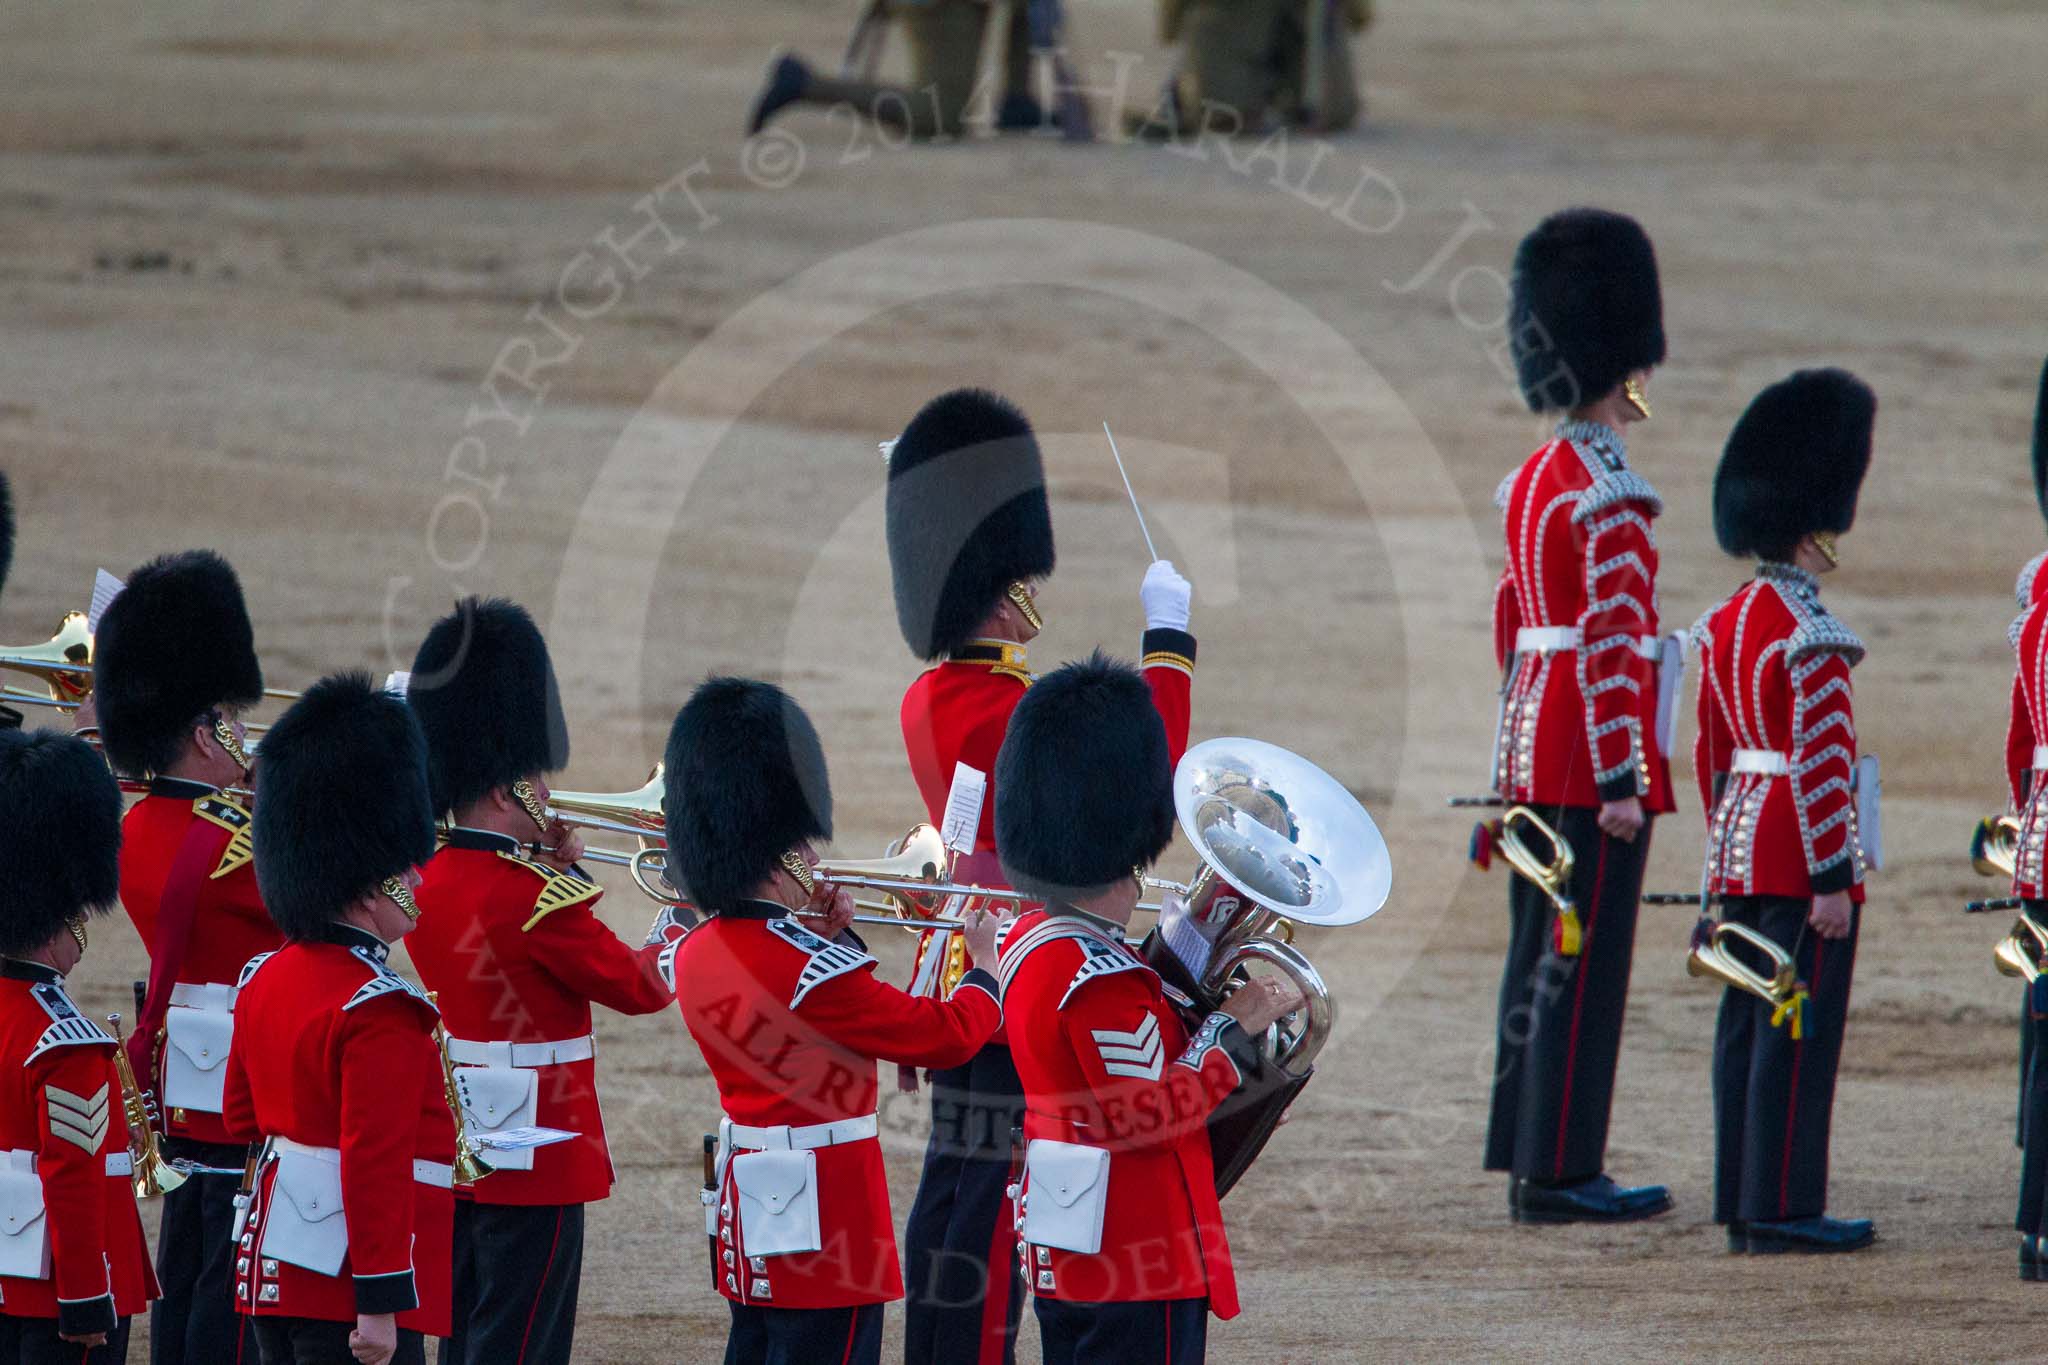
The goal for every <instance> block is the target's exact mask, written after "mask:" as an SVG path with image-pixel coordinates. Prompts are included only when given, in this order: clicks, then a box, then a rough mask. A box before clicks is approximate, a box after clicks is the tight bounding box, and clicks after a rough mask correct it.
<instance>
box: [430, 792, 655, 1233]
mask: <svg viewBox="0 0 2048 1365" xmlns="http://www.w3.org/2000/svg"><path fill="white" fill-rule="evenodd" d="M603 895H604V890H603V888H602V887H599V886H596V885H594V884H593V883H590V882H587V881H584V880H582V879H581V878H579V877H574V876H569V875H565V874H562V873H558V872H556V871H555V870H554V869H552V868H549V867H546V866H544V865H542V864H540V863H536V862H533V861H531V860H529V859H528V858H526V857H525V856H523V855H522V854H521V852H520V846H519V843H518V841H517V840H515V839H511V838H508V837H506V836H505V835H502V834H491V833H486V832H484V831H481V830H471V829H457V830H455V831H453V832H452V834H451V835H450V838H449V843H448V846H447V847H446V848H443V849H442V850H441V851H440V852H439V853H436V854H435V855H434V856H433V858H432V859H430V860H429V861H428V863H427V866H426V870H425V873H424V876H423V879H422V880H421V882H420V885H419V888H418V889H417V890H416V891H415V892H414V896H415V898H416V899H417V900H418V902H419V906H420V921H419V925H418V927H417V928H415V929H414V930H413V932H412V933H410V934H408V935H406V939H405V947H406V952H407V953H408V954H410V955H411V957H412V961H413V966H414V967H415V968H417V969H418V971H419V974H420V980H421V981H422V982H423V983H425V985H426V986H427V988H428V989H429V990H431V991H434V992H436V994H437V995H438V996H439V1000H438V1003H439V1005H440V1008H441V1018H442V1021H443V1022H444V1023H445V1024H446V1026H447V1029H448V1035H449V1044H448V1046H449V1052H450V1054H451V1055H452V1057H453V1058H454V1061H455V1063H456V1066H457V1071H456V1075H457V1077H458V1078H467V1077H468V1076H469V1075H470V1074H472V1073H471V1072H470V1068H471V1067H473V1066H483V1067H489V1068H492V1069H494V1070H496V1071H498V1072H500V1073H504V1072H513V1073H517V1072H521V1071H534V1072H537V1073H538V1077H537V1079H538V1084H537V1086H536V1092H535V1096H534V1100H535V1104H534V1111H535V1112H528V1113H522V1114H517V1115H512V1114H507V1113H492V1112H486V1111H485V1103H486V1102H487V1101H488V1100H489V1099H490V1098H491V1097H489V1096H484V1095H482V1094H481V1093H480V1091H473V1092H472V1093H471V1094H470V1095H469V1097H468V1099H467V1101H466V1108H467V1109H468V1111H469V1122H470V1125H471V1131H472V1132H485V1131H490V1130H492V1129H496V1128H499V1127H515V1126H526V1125H531V1124H538V1125H540V1126H541V1127H544V1128H559V1129H562V1130H563V1131H565V1132H571V1133H577V1134H580V1136H579V1137H577V1138H576V1139H575V1140H574V1141H570V1142H559V1143H555V1144H553V1145H551V1146H547V1147H541V1148H537V1149H534V1150H533V1151H532V1152H531V1153H530V1154H529V1155H530V1157H531V1160H532V1162H533V1166H532V1169H531V1170H515V1169H510V1166H511V1165H512V1164H514V1163H515V1162H516V1160H517V1156H516V1155H514V1156H513V1160H512V1161H507V1160H506V1159H505V1156H504V1155H502V1154H501V1155H498V1156H493V1157H491V1158H489V1159H490V1160H492V1162H493V1165H494V1166H495V1167H496V1170H495V1171H494V1173H493V1174H492V1175H491V1176H490V1178H488V1179H486V1180H483V1181H480V1182H479V1183H478V1184H476V1185H475V1186H474V1187H472V1188H471V1189H469V1190H466V1191H464V1195H465V1197H468V1198H473V1199H475V1200H476V1202H477V1203H479V1204H588V1203H591V1202H593V1201H595V1200H599V1199H603V1198H604V1197H605V1196H606V1195H608V1194H610V1193H611V1188H612V1182H613V1179H614V1175H613V1170H612V1160H611V1149H610V1148H609V1147H608V1146H607V1145H606V1143H605V1135H604V1114H603V1111H602V1110H601V1108H600V1107H599V1105H598V1096H597V1063H596V1060H595V1057H594V1049H593V1047H592V1044H591V1036H590V1007H591V1005H592V1004H593V1003H595V1004H599V1005H603V1006H605V1007H606V1008H607V1009H613V1010H617V1011H619V1012H620V1013H622V1014H653V1013H654V1012H655V1011H657V1010H660V1009H664V1008H666V1007H667V1006H668V1004H669V1002H670V1001H671V1000H673V999H675V991H674V989H673V988H672V987H671V986H670V984H669V982H668V980H667V979H666V978H665V977H664V976H663V974H662V961H661V959H662V955H663V953H664V952H665V951H666V947H667V945H666V943H665V942H659V941H658V942H655V943H653V944H650V945H648V946H647V947H644V948H640V949H637V950H636V949H632V948H628V947H627V946H626V945H625V944H624V943H621V942H620V941H619V938H618V936H617V935H616V934H614V933H613V932H612V931H611V930H610V929H609V928H608V927H606V925H605V923H604V921H603V920H601V919H599V918H598V917H597V915H596V913H595V908H596V905H597V902H598V900H599V898H601V897H602V896H603ZM674 932H675V933H676V934H678V935H679V934H680V933H681V930H680V929H677V930H675V931H674ZM557 1053H563V1054H569V1055H573V1056H574V1058H575V1059H574V1060H571V1061H563V1062H554V1063H551V1062H549V1061H547V1058H548V1057H549V1056H552V1055H555V1054H557ZM505 1079H508V1080H515V1081H516V1080H519V1079H520V1078H519V1077H518V1076H517V1075H516V1074H514V1075H509V1076H506V1077H505Z"/></svg>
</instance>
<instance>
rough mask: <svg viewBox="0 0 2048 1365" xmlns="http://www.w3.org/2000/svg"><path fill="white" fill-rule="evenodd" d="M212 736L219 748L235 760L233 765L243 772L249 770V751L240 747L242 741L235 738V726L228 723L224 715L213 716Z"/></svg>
mask: <svg viewBox="0 0 2048 1365" xmlns="http://www.w3.org/2000/svg"><path fill="white" fill-rule="evenodd" d="M213 737H214V740H215V741H216V742H218V743H219V745H220V747H221V750H222V751H223V752H224V753H226V754H227V756H228V757H229V758H232V759H233V760H235V766H236V767H238V768H240V769H241V770H242V771H243V772H245V773H246V772H248V771H249V751H248V750H247V749H244V748H243V747H242V741H241V740H239V739H237V738H235V727H234V726H232V725H230V724H228V718H227V717H226V716H215V717H214V718H213Z"/></svg>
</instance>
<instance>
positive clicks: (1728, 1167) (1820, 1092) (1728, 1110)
mask: <svg viewBox="0 0 2048 1365" xmlns="http://www.w3.org/2000/svg"><path fill="white" fill-rule="evenodd" d="M1812 909H1813V901H1812V900H1811V899H1807V898H1801V899H1796V900H1795V899H1788V898H1785V897H1780V896H1731V897H1729V898H1728V899H1726V900H1724V901H1723V902H1722V903H1721V917H1722V918H1723V919H1725V920H1729V921H1731V922H1733V923H1736V924H1746V925H1748V926H1750V927H1751V928H1752V929H1756V930H1759V931H1761V932H1762V933H1763V934H1764V935H1765V936H1766V937H1768V938H1769V939H1770V940H1771V941H1772V942H1773V943H1776V944H1777V945H1778V946H1779V947H1781V948H1784V949H1785V950H1786V951H1788V952H1791V953H1792V955H1793V962H1794V963H1795V964H1796V966H1797V968H1798V972H1799V979H1800V980H1801V981H1804V982H1805V983H1806V988H1807V990H1808V992H1809V993H1810V998H1809V999H1808V1000H1807V1002H1806V1016H1805V1020H1804V1023H1803V1026H1802V1028H1801V1030H1800V1033H1801V1036H1800V1037H1799V1038H1798V1039H1796V1040H1795V1039H1794V1038H1793V1037H1792V1027H1791V1024H1790V1022H1789V1021H1788V1022H1786V1023H1785V1024H1783V1025H1781V1026H1779V1027H1777V1028H1773V1027H1771V1015H1772V1013H1773V1012H1774V1011H1773V1007H1772V1005H1771V1003H1770V1002H1769V1001H1767V1000H1765V999H1763V998H1762V997H1760V996H1756V995H1752V994H1750V993H1749V992H1748V991H1740V990H1737V989H1735V987H1733V986H1730V987H1728V988H1727V990H1726V991H1725V992H1723V993H1722V996H1721V1016H1720V1019H1719V1020H1718V1021H1717V1022H1716V1024H1715V1026H1714V1221H1715V1222H1717V1223H1732V1222H1743V1223H1775V1222H1782V1221H1784V1220H1786V1219H1792V1218H1814V1217H1818V1216H1820V1215H1821V1214H1822V1213H1824V1212H1826V1210H1827V1203H1828V1134H1829V1131H1830V1128H1831V1125H1832V1122H1833V1118H1834V1110H1835V1072H1836V1069H1837V1067H1838V1066H1839V1065H1840V1063H1841V1060H1842V1033H1843V1030H1844V1028H1845V1026H1846V1025H1847V1023H1848V1017H1849V981H1850V978H1851V977H1852V976H1853V975H1854V974H1855V971H1856V937H1857V934H1858V932H1859V931H1860V930H1861V928H1862V925H1863V912H1862V910H1861V908H1858V909H1857V911H1856V912H1855V914H1854V916H1853V917H1852V918H1851V920H1850V928H1849V936H1848V937H1847V938H1839V939H1824V938H1822V937H1821V936H1820V935H1818V934H1816V933H1814V932H1813V930H1812V929H1810V928H1808V927H1807V925H1806V917H1807V915H1808V914H1809V913H1810V912H1811V911H1812ZM1802 930H1804V932H1802ZM1794 945H1797V946H1796V948H1795V946H1794ZM1736 951H1737V952H1740V951H1741V950H1740V949H1739V948H1738V949H1737V950H1736Z"/></svg>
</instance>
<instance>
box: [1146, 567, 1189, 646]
mask: <svg viewBox="0 0 2048 1365" xmlns="http://www.w3.org/2000/svg"><path fill="white" fill-rule="evenodd" d="M1194 596H1195V587H1194V584H1192V583H1190V582H1188V581H1187V579H1185V578H1183V577H1181V575H1180V571H1179V570H1178V569H1176V568H1174V567H1173V561H1172V560H1170V559H1155V560H1153V561H1152V567H1151V568H1149V569H1147V570H1145V581H1144V583H1143V584H1142V585H1140V586H1139V588H1138V600H1139V601H1140V602H1142V603H1144V605H1145V628H1146V629H1147V630H1186V629H1187V628H1188V607H1189V604H1190V603H1191V602H1192V601H1193V600H1194Z"/></svg>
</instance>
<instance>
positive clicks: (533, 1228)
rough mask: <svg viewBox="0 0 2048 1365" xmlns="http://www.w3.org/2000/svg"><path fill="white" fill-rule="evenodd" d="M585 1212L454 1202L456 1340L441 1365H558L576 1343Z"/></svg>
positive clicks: (447, 1345) (445, 1345)
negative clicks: (578, 1289) (577, 1294)
mask: <svg viewBox="0 0 2048 1365" xmlns="http://www.w3.org/2000/svg"><path fill="white" fill-rule="evenodd" d="M582 1280H583V1206H582V1205H581V1204H478V1203H476V1202H474V1201H472V1200H468V1199H458V1200H457V1201H456V1202H455V1296H454V1303H453V1315H452V1318H451V1321H452V1322H453V1324H454V1334H453V1335H452V1336H450V1337H449V1338H448V1339H447V1340H446V1341H443V1342H442V1343H441V1353H440V1356H439V1361H440V1365H560V1363H561V1362H566V1361H567V1360H568V1359H569V1352H570V1348H571V1346H572V1345H573V1344H574V1342H575V1338H576V1291H577V1288H578V1287H579V1285H580V1284H581V1283H582Z"/></svg>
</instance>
